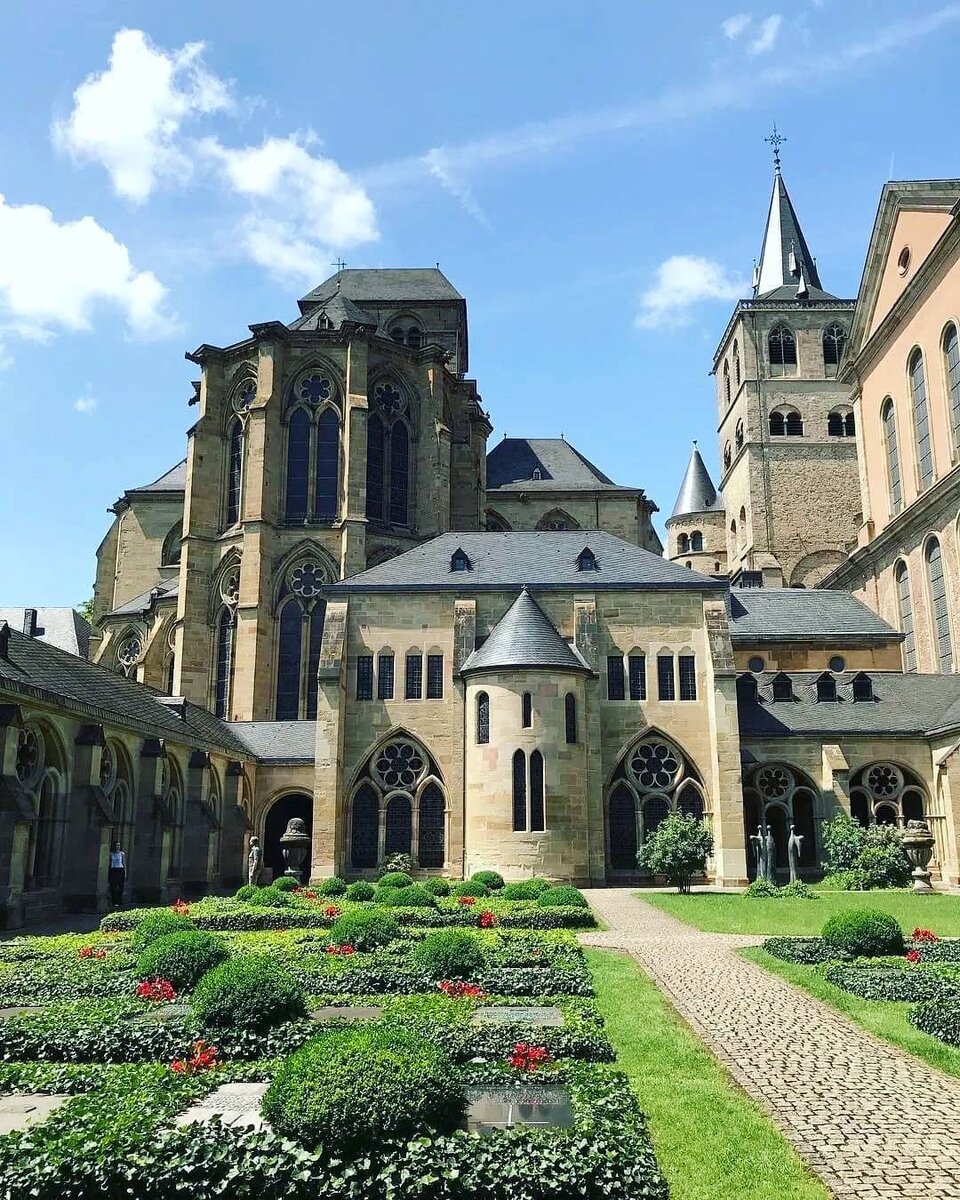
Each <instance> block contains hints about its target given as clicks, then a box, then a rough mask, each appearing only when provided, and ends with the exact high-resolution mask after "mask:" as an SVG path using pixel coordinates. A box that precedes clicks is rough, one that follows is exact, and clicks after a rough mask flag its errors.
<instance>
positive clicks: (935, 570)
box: [925, 538, 953, 675]
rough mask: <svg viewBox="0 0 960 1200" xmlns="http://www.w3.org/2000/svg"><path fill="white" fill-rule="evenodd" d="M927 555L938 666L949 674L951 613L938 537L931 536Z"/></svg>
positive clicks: (951, 650)
mask: <svg viewBox="0 0 960 1200" xmlns="http://www.w3.org/2000/svg"><path fill="white" fill-rule="evenodd" d="M925 557H926V560H927V584H928V586H929V589H930V611H931V614H932V616H933V642H934V649H935V650H936V654H937V667H938V669H939V670H940V672H941V673H942V674H944V675H948V674H949V673H950V672H951V671H952V670H953V643H952V641H951V637H950V613H949V609H948V606H947V579H946V574H945V572H944V569H943V553H942V551H941V549H940V543H939V542H938V541H937V539H936V538H931V539H930V541H929V542H928V543H927V550H926V555H925Z"/></svg>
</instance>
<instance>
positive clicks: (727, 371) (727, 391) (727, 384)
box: [723, 362, 730, 408]
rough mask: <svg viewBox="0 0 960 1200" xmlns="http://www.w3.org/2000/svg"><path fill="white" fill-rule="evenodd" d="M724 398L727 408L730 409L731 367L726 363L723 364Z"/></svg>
mask: <svg viewBox="0 0 960 1200" xmlns="http://www.w3.org/2000/svg"><path fill="white" fill-rule="evenodd" d="M723 398H724V401H725V402H726V405H727V407H728V408H729V407H730V367H729V365H728V364H727V363H726V362H725V363H724V364H723Z"/></svg>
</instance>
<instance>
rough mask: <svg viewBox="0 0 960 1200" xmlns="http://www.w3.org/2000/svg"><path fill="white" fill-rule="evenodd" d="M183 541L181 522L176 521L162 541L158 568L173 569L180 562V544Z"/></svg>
mask: <svg viewBox="0 0 960 1200" xmlns="http://www.w3.org/2000/svg"><path fill="white" fill-rule="evenodd" d="M182 539H183V522H182V521H178V522H177V523H176V525H174V527H173V528H172V529H171V530H170V532H169V533H168V534H167V536H166V537H165V538H164V539H163V548H162V549H161V551H160V566H161V567H175V566H177V565H178V564H179V562H180V542H181V541H182Z"/></svg>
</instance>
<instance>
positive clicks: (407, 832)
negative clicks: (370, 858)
mask: <svg viewBox="0 0 960 1200" xmlns="http://www.w3.org/2000/svg"><path fill="white" fill-rule="evenodd" d="M384 818H385V819H384V839H383V852H384V854H388V855H389V854H409V853H410V850H411V848H412V842H413V809H412V808H411V807H410V797H409V796H391V797H390V799H389V800H388V801H387V808H386V812H385V814H384Z"/></svg>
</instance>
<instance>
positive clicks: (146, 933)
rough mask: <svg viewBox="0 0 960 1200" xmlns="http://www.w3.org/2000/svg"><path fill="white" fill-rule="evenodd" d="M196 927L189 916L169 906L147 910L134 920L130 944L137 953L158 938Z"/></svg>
mask: <svg viewBox="0 0 960 1200" xmlns="http://www.w3.org/2000/svg"><path fill="white" fill-rule="evenodd" d="M196 928H197V926H196V924H195V923H194V922H193V921H191V920H190V918H189V917H184V916H181V915H180V914H179V913H175V912H172V911H171V910H170V909H169V908H161V909H158V910H157V911H156V912H148V913H147V915H146V916H145V917H141V918H140V919H139V920H137V921H136V923H135V925H134V930H133V937H132V938H131V939H130V945H131V947H132V948H133V950H134V951H135V952H136V953H137V954H139V953H140V951H141V950H146V948H147V947H148V946H149V945H150V943H151V942H155V941H156V940H157V939H158V938H162V937H166V936H167V935H168V934H171V933H184V932H185V931H186V930H188V929H196Z"/></svg>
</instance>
